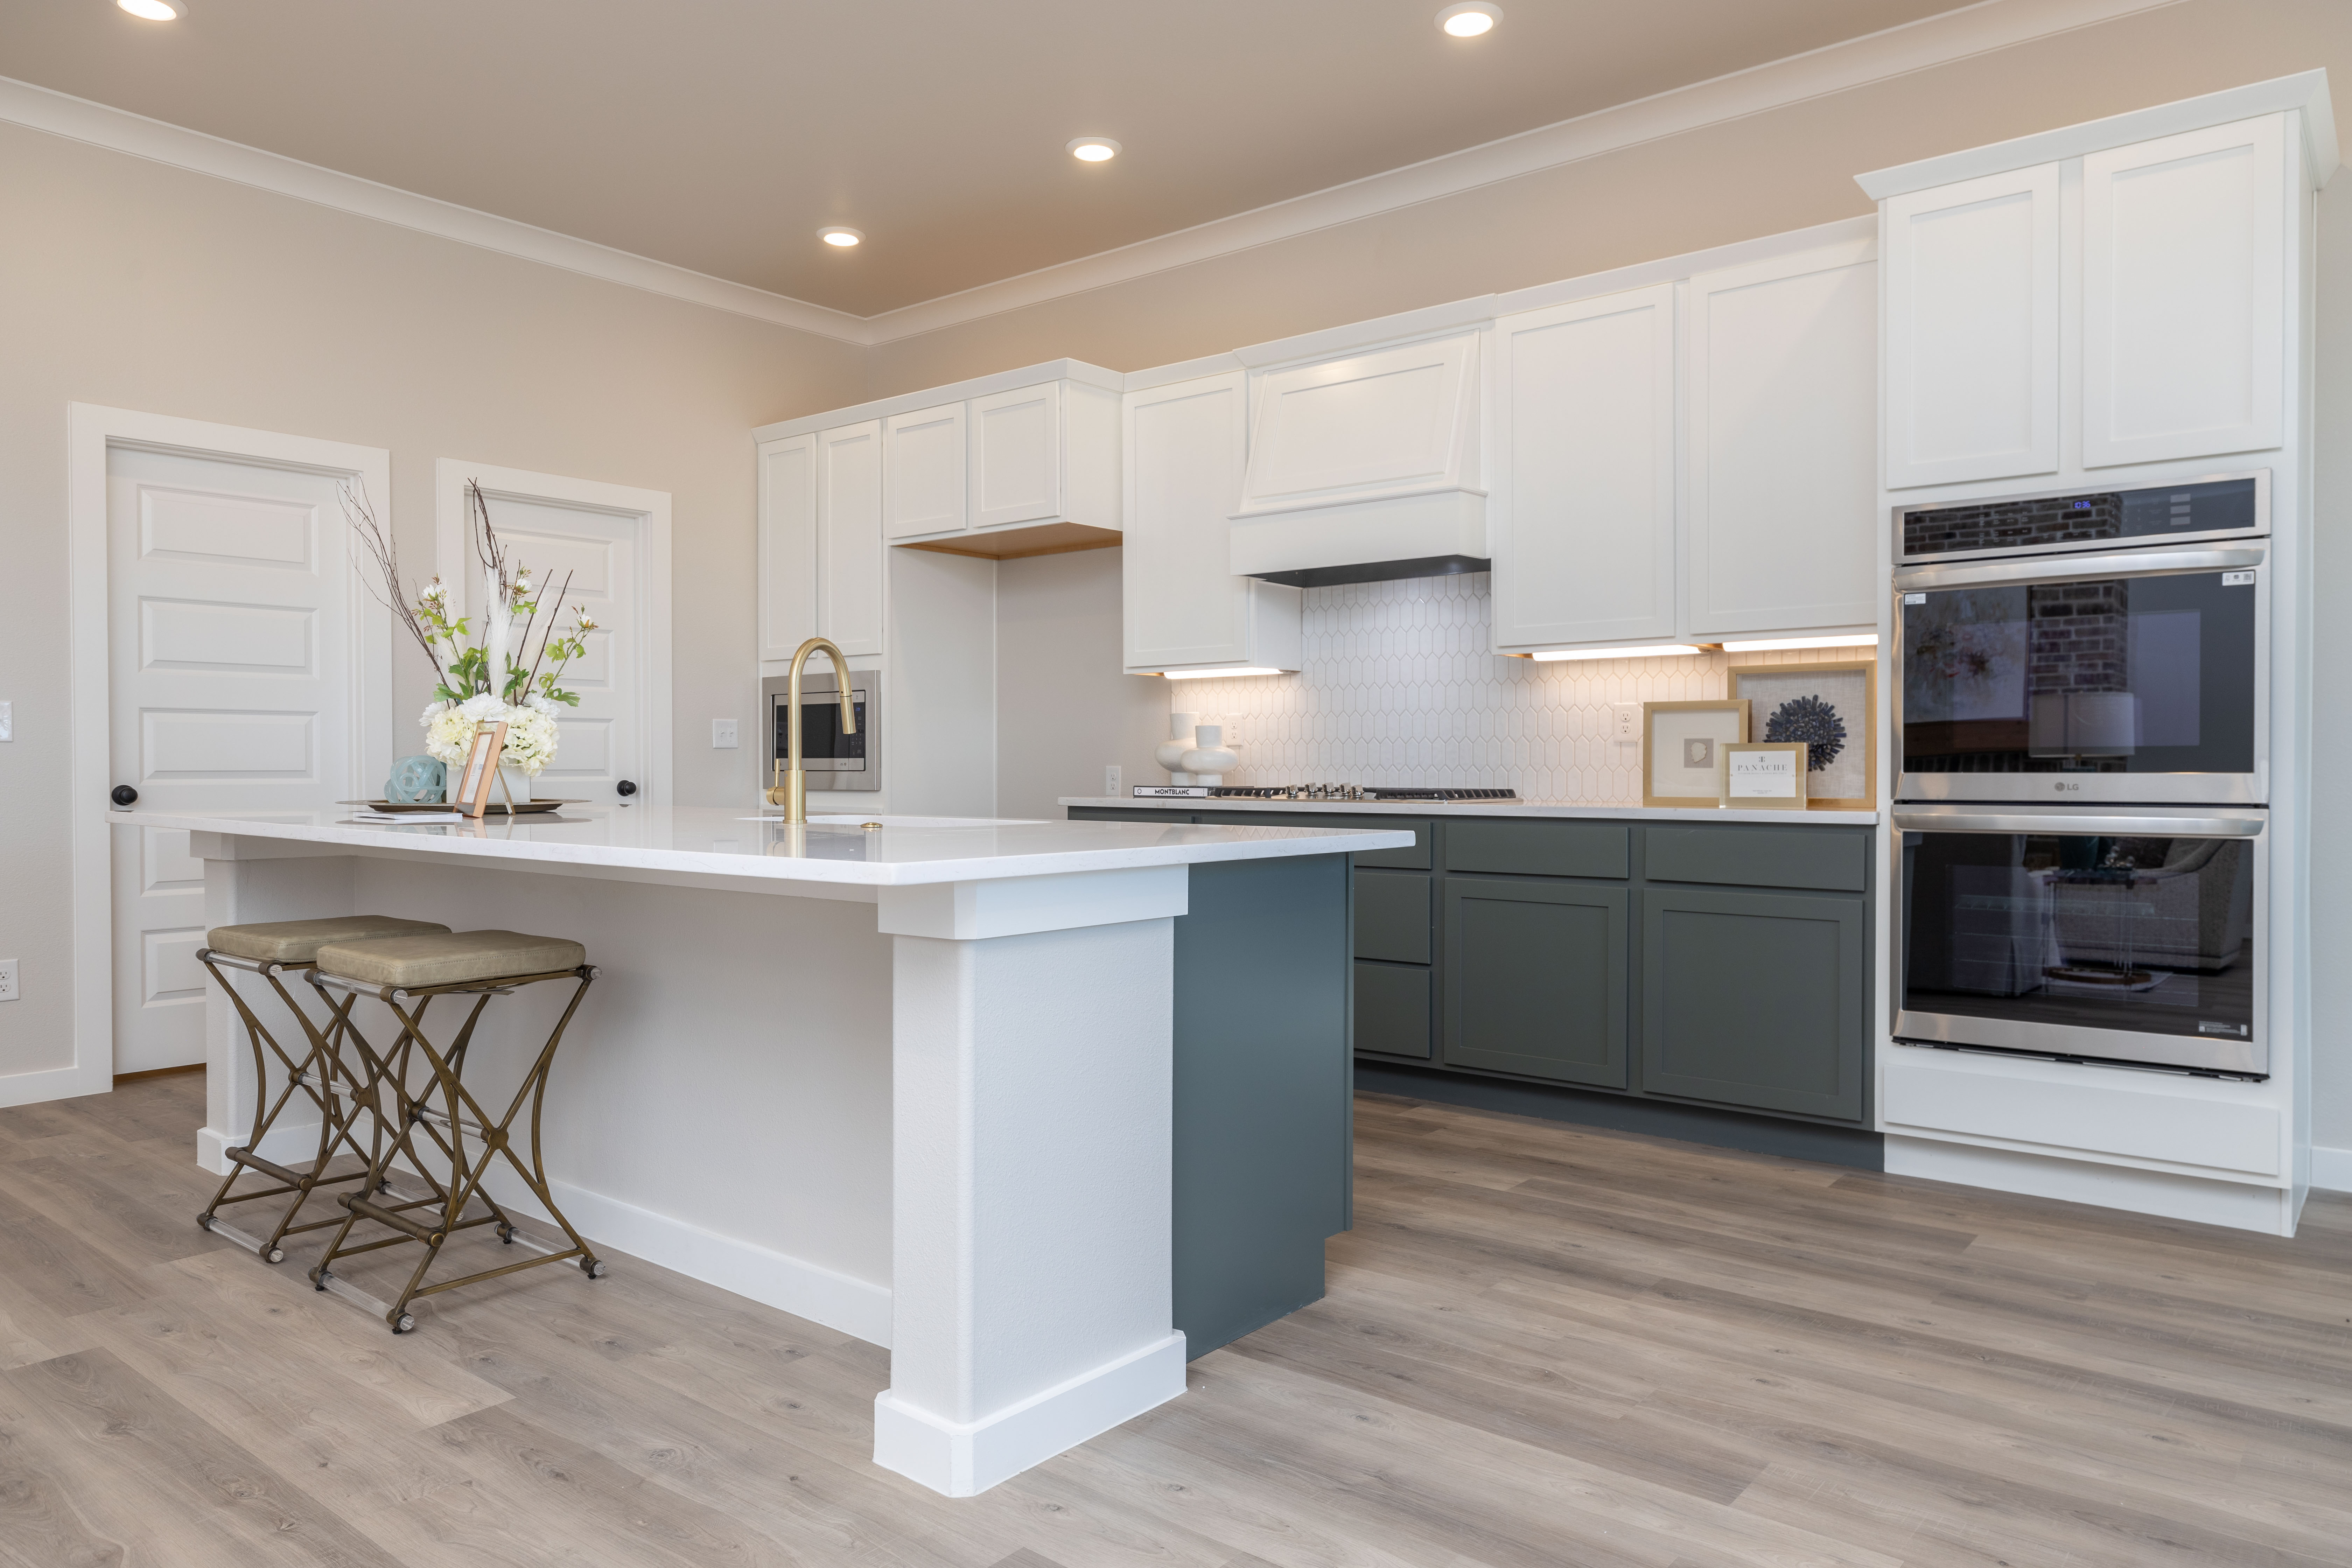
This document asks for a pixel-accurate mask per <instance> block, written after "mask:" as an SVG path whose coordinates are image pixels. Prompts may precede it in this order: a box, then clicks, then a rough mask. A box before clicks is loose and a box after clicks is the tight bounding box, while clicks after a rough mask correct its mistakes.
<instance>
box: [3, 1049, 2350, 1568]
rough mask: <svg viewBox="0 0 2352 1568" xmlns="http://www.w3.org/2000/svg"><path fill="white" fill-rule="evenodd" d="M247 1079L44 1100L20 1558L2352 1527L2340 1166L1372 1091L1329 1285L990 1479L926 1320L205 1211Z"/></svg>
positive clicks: (1636, 1542)
mask: <svg viewBox="0 0 2352 1568" xmlns="http://www.w3.org/2000/svg"><path fill="white" fill-rule="evenodd" d="M203 1119H204V1086H203V1079H202V1078H201V1076H200V1075H187V1076H183V1077H173V1078H163V1079H149V1080H144V1081H141V1082H137V1083H132V1084H126V1085H124V1086H123V1087H122V1088H121V1089H119V1090H118V1091H117V1092H115V1093H114V1094H112V1095H107V1096H95V1097H91V1098H89V1099H87V1100H66V1101H58V1102H54V1103H52V1104H49V1105H45V1106H28V1107H20V1108H16V1109H14V1110H0V1564H5V1565H6V1568H59V1565H64V1564H81V1563H93V1564H96V1563H103V1564H119V1565H121V1568H142V1565H146V1564H154V1565H156V1568H183V1565H186V1568H211V1565H212V1564H215V1563H219V1564H232V1563H234V1564H238V1565H240V1568H246V1565H253V1568H268V1565H271V1564H277V1563H287V1564H294V1563H300V1564H305V1565H309V1564H354V1565H366V1568H378V1565H397V1568H444V1565H448V1568H457V1565H464V1568H475V1565H477V1564H479V1565H484V1568H506V1565H511V1568H546V1565H549V1564H560V1565H564V1568H572V1565H579V1568H591V1565H593V1568H637V1565H640V1564H643V1565H646V1568H704V1565H708V1564H729V1565H733V1564H742V1565H745V1568H753V1565H757V1568H767V1565H771V1564H773V1565H777V1568H786V1565H789V1568H820V1565H823V1568H831V1565H835V1564H840V1565H849V1568H1557V1565H1559V1564H1568V1563H1572V1564H1575V1565H1577V1568H1766V1565H1771V1568H1790V1565H1794V1564H1813V1565H1822V1568H2206V1565H2214V1568H2221V1565H2227V1568H2241V1565H2243V1568H2321V1565H2327V1568H2347V1565H2352V1485H2347V1483H2352V1200H2347V1199H2346V1198H2343V1197H2338V1196H2331V1195H2320V1196H2316V1197H2315V1198H2314V1199H2313V1201H2312V1205H2311V1208H2310V1211H2309V1213H2308V1214H2307V1215H2306V1217H2305V1222H2304V1230H2303V1234H2302V1235H2301V1236H2299V1237H2295V1238H2294V1239H2293V1240H2284V1239H2280V1238H2277V1237H2252V1236H2244V1235H2241V1234H2238V1233H2235V1232H2230V1231H2223V1230H2217V1229H2212V1228H2209V1227H2203V1226H2192V1225H2185V1224H2179V1223H2175V1222H2170V1221H2165V1220H2158V1219H2151V1218H2147V1217H2145V1216H2139V1215H2121V1214H2114V1213H2109V1212H2106V1211H2098V1210H2089V1209H2082V1208H2075V1207H2071V1206H2069V1205H2063V1204H2056V1203H2051V1202H2047V1201H2043V1200H2038V1199H2031V1198H2020V1197H2013V1196H2010V1195H2007V1194H1994V1193H1985V1192H1979V1191H1975V1190H1971V1189H1968V1188H1961V1187H1951V1186H1945V1185H1941V1184H1935V1183H1929V1182H1919V1181H1912V1180H1906V1179H1904V1178H1900V1177H1888V1176H1884V1175H1878V1174H1873V1173H1863V1172H1855V1171H1853V1170H1849V1169H1845V1168H1843V1167H1836V1166H1828V1165H1815V1164H1809V1163H1804V1162H1801V1161H1790V1160H1780V1159H1772V1158H1768V1157H1763V1156H1758V1155H1751V1154H1742V1153H1735V1152H1726V1151H1717V1150H1707V1149H1700V1148H1696V1147H1693V1146H1691V1145H1686V1144H1678V1143H1673V1142H1664V1141H1661V1140H1654V1139H1646V1138H1641V1137H1638V1136H1633V1135H1631V1134H1624V1133H1617V1132H1611V1131H1601V1130H1594V1129H1584V1128H1570V1127H1560V1126H1555V1125H1551V1124H1548V1123H1543V1122H1537V1121H1525V1120H1521V1119H1517V1118H1512V1117H1506V1116H1496V1115H1487V1114H1483V1113H1476V1112H1469V1111H1462V1110H1454V1109H1451V1108H1446V1107H1440V1106H1432V1105H1423V1104H1419V1103H1416V1102H1413V1101H1411V1100H1400V1099H1397V1098H1395V1097H1392V1096H1386V1095H1364V1096H1360V1097H1359V1098H1358V1114H1357V1158H1358V1183H1357V1221H1358V1223H1357V1227H1356V1229H1355V1230H1354V1231H1352V1232H1350V1233H1349V1234H1348V1235H1346V1236H1343V1237H1335V1238H1334V1239H1333V1241H1332V1242H1331V1244H1330V1247H1329V1258H1330V1294H1329V1296H1328V1298H1327V1299H1326V1300H1323V1301H1321V1302H1318V1303H1317V1304H1316V1305H1314V1306H1312V1307H1309V1308H1307V1310H1304V1311H1301V1312H1298V1313H1296V1314H1294V1315H1292V1316H1291V1317H1289V1318H1286V1319H1284V1320H1283V1321H1280V1322H1277V1323H1274V1324H1271V1325H1269V1326H1268V1327H1266V1328H1265V1329H1262V1330H1260V1331H1258V1332H1256V1333H1255V1334H1252V1335H1250V1336H1248V1337H1247V1338H1245V1339H1244V1340H1242V1341H1240V1342H1236V1343H1235V1344H1234V1345H1232V1346H1229V1347H1227V1348H1225V1349H1223V1350H1221V1351H1218V1352H1214V1353H1213V1354H1211V1355H1209V1356H1206V1357H1203V1358H1202V1360H1200V1361H1198V1362H1196V1363H1193V1365H1192V1369H1191V1375H1190V1378H1189V1385H1190V1386H1189V1390H1188V1392H1187V1393H1186V1394H1185V1395H1184V1397H1182V1398H1181V1399H1178V1400H1175V1401H1172V1402H1171V1403H1170V1404H1168V1405H1164V1406H1162V1407H1160V1409H1158V1410H1155V1411H1153V1412H1151V1413H1150V1414H1149V1415H1144V1416H1142V1417H1140V1418H1139V1419H1137V1420H1135V1421H1132V1422H1129V1423H1128V1424H1127V1425H1126V1426H1122V1427H1120V1428H1119V1429H1118V1430H1117V1431H1115V1432H1112V1433H1108V1434H1106V1435H1104V1436H1102V1437H1100V1438H1097V1440H1096V1441H1094V1442H1092V1443H1089V1444H1087V1445H1085V1446H1084V1447H1081V1448H1079V1449H1077V1450H1076V1451H1075V1452H1073V1453H1070V1454H1066V1455H1064V1456H1062V1457H1061V1458H1056V1459H1055V1460H1053V1461H1051V1462H1049V1463H1047V1464H1045V1465H1043V1466H1041V1467H1039V1468H1036V1469H1034V1470H1033V1471H1031V1472H1029V1473H1028V1474H1026V1475H1024V1476H1021V1477H1018V1478H1015V1479H1013V1480H1012V1481H1009V1482H1007V1483H1005V1484H1004V1485H1003V1486H1001V1487H998V1488H996V1489H993V1490H992V1491H991V1492H989V1493H987V1494H986V1495H985V1496H983V1497H981V1498H977V1499H971V1500H961V1501H951V1500H947V1499H943V1498H939V1497H936V1496H934V1495H932V1494H931V1493H929V1492H928V1491H925V1490H923V1489H920V1488H918V1487H916V1486H914V1485H913V1484H912V1483H910V1482H908V1481H906V1480H905V1479H902V1478H899V1477H898V1476H894V1475H891V1474H889V1473H888V1472H887V1471H883V1470H880V1469H877V1468H875V1467H874V1465H873V1464H872V1463H871V1461H870V1458H869V1447H870V1444H871V1439H872V1419H873V1417H872V1408H873V1398H874V1395H875V1394H876V1393H877V1392H878V1391H879V1390H880V1389H882V1388H883V1387H885V1386H887V1383H888V1381H889V1358H888V1353H887V1352H884V1351H881V1350H878V1349H877V1348H876V1347H874V1346H871V1345H867V1344H865V1343H863V1342H858V1341H856V1340H853V1339H851V1338H849V1337H848V1336H846V1335H844V1334H841V1333H839V1332H836V1331H833V1330H829V1329H825V1328H824V1327H822V1326H821V1325H818V1324H814V1323H810V1322H806V1321H802V1320H798V1319H794V1318H792V1317H790V1316H788V1315H786V1314H784V1313H782V1312H776V1311H772V1310H768V1309H766V1308H762V1307H759V1306H755V1305H753V1304H751V1303H750V1302H747V1301H744V1300H741V1299H740V1298H738V1297H734V1296H731V1295H730V1294H728V1293H727V1292H725V1291H723V1290H719V1289H716V1288H714V1287H711V1286H709V1285H704V1284H701V1283H699V1282H698V1281H695V1280H690V1279H684V1278H682V1277H680V1276H677V1275H675V1274H671V1273H668V1272H667V1271H666V1270H664V1269H661V1268H656V1267H654V1266H652V1265H649V1264H646V1263H643V1262H640V1261H638V1260H636V1259H633V1258H625V1257H619V1256H615V1257H614V1258H612V1264H613V1268H614V1272H613V1274H612V1275H611V1276H609V1277H608V1278H607V1279H604V1280H600V1281H596V1282H593V1283H591V1282H589V1281H587V1280H585V1279H582V1278H581V1276H580V1275H579V1274H578V1273H577V1271H576V1270H573V1269H572V1268H566V1267H561V1266H559V1267H553V1268H545V1269H533V1270H528V1271H526V1272H524V1273H521V1274H518V1275H513V1276H509V1277H508V1278H506V1279H501V1280H499V1281H495V1282H492V1283H489V1284H487V1285H484V1286H481V1287H478V1288H473V1289H466V1290H460V1291H456V1292H452V1293H450V1294H448V1295H446V1296H440V1297H436V1298H432V1299H431V1300H428V1301H427V1302H426V1303H425V1305H424V1306H423V1308H422V1310H420V1312H419V1327H418V1330H417V1331H416V1332H415V1333H413V1334H410V1335H406V1336H403V1337H400V1338H394V1336H392V1335H391V1334H389V1333H387V1332H386V1331H384V1330H383V1328H382V1326H381V1325H379V1324H377V1323H375V1322H374V1321H372V1320H370V1319H369V1318H367V1317H366V1316H365V1315H364V1314H362V1313H360V1312H358V1311H356V1310H353V1309H352V1308H351V1307H350V1306H349V1305H348V1304H346V1303H344V1302H342V1301H341V1300H336V1299H334V1298H332V1297H329V1296H324V1295H321V1294H320V1293H318V1292H317V1291H315V1290H313V1289H310V1285H309V1283H308V1281H307V1279H304V1277H303V1275H304V1271H305V1269H306V1268H307V1267H308V1265H309V1263H310V1261H311V1260H312V1259H314V1258H316V1256H317V1254H318V1249H319V1247H320V1246H321V1245H322V1244H323V1241H324V1235H323V1234H312V1235H310V1236H307V1237H298V1238H296V1239H295V1241H294V1243H293V1244H292V1246H291V1247H289V1253H290V1256H289V1258H288V1259H287V1261H286V1262H285V1263H284V1264H282V1265H279V1266H278V1267H276V1268H271V1267H268V1266H267V1265H264V1264H262V1263H261V1262H260V1261H259V1260H258V1259H257V1258H253V1257H252V1256H251V1255H250V1254H248V1253H246V1252H244V1251H242V1250H241V1249H239V1248H236V1247H233V1246H231V1245H229V1244H227V1243H225V1242H223V1241H222V1240H220V1239H219V1238H218V1237H209V1236H206V1235H205V1234H204V1233H202V1232H200V1231H198V1230H197V1229H196V1228H195V1226H194V1223H193V1221H194V1215H195V1213H196V1211H197V1210H199V1209H200V1208H202V1207H203V1205H204V1203H205V1200H206V1199H207V1198H208V1197H209V1196H210V1194H211V1191H212V1187H213V1184H214V1180H213V1178H212V1177H210V1176H208V1175H206V1174H205V1173H203V1172H201V1171H199V1170H197V1169H196V1167H195V1166H194V1163H193V1158H192V1154H193V1146H194V1135H195V1130H196V1128H197V1127H198V1126H199V1125H200V1124H201V1123H202V1121H203ZM269 1208H270V1205H269V1204H268V1203H263V1204H258V1205H254V1208H253V1209H252V1210H249V1211H248V1214H249V1215H252V1216H253V1217H255V1218H258V1217H260V1215H262V1214H264V1213H266V1212H267V1211H268V1209H269ZM327 1212H331V1209H329V1208H327V1207H325V1206H321V1207H320V1217H324V1215H325V1214H326V1213H327ZM453 1247H454V1248H455V1249H456V1250H457V1251H458V1252H460V1253H462V1254H463V1255H464V1257H466V1258H478V1259H480V1260H482V1261H488V1262H496V1261H505V1260H508V1259H509V1258H511V1256H512V1255H511V1254H502V1249H500V1248H499V1247H498V1246H497V1244H496V1243H495V1241H494V1240H492V1239H491V1238H490V1237H488V1235H487V1234H485V1233H481V1232H476V1233H469V1234H468V1235H467V1236H466V1237H463V1238H462V1239H461V1241H459V1242H458V1243H455V1244H453ZM405 1267H406V1263H405V1262H404V1260H403V1259H401V1258H399V1257H398V1255H397V1253H396V1252H395V1253H393V1254H387V1255H377V1256H375V1257H374V1258H371V1259H369V1260H366V1261H365V1262H362V1263H358V1264H355V1265H354V1267H353V1268H352V1273H353V1275H354V1277H355V1278H359V1277H362V1276H364V1277H365V1278H366V1279H369V1280H370V1281H372V1282H373V1284H374V1285H375V1286H376V1287H377V1288H379V1289H381V1288H382V1287H383V1285H384V1284H385V1283H386V1281H387V1280H388V1279H390V1278H392V1277H393V1276H395V1275H398V1274H401V1273H402V1272H404V1268H405Z"/></svg>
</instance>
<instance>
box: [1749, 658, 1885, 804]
mask: <svg viewBox="0 0 2352 1568" xmlns="http://www.w3.org/2000/svg"><path fill="white" fill-rule="evenodd" d="M1730 684H1731V694H1732V695H1733V696H1735V697H1744V698H1746V699H1748V707H1749V712H1750V715H1751V719H1752V722H1753V726H1754V731H1755V733H1754V734H1753V735H1748V736H1742V737H1741V739H1743V740H1757V741H1784V742H1785V741H1802V742H1805V769H1806V773H1805V795H1806V797H1807V804H1808V805H1814V806H1818V807H1820V808H1822V809H1823V810H1841V811H1868V810H1870V809H1871V808H1872V807H1873V806H1874V805H1877V797H1878V736H1877V733H1876V731H1875V730H1874V727H1873V722H1872V721H1873V716H1874V714H1875V713H1876V712H1877V702H1878V666H1877V664H1876V663H1875V662H1856V663H1853V664H1759V665H1748V666H1741V667H1738V668H1734V669H1733V670H1732V671H1731V675H1730Z"/></svg>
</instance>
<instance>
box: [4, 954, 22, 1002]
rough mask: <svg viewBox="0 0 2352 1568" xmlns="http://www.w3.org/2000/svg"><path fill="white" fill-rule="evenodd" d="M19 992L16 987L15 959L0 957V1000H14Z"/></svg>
mask: <svg viewBox="0 0 2352 1568" xmlns="http://www.w3.org/2000/svg"><path fill="white" fill-rule="evenodd" d="M20 994H21V993H19V992H18V991H17V989H16V960H15V959H13V958H0V1002H14V1001H15V1000H16V998H17V996H18V995H20Z"/></svg>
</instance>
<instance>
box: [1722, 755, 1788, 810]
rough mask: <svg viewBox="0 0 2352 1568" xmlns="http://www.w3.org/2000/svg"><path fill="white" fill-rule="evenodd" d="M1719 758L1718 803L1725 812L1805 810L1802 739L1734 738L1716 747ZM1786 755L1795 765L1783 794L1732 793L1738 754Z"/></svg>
mask: <svg viewBox="0 0 2352 1568" xmlns="http://www.w3.org/2000/svg"><path fill="white" fill-rule="evenodd" d="M1720 750H1721V752H1722V757H1723V777H1722V784H1723V794H1722V797H1721V800H1720V803H1719V804H1721V805H1722V806H1723V808H1724V809H1725V810H1727V811H1802V810H1804V809H1805V742H1802V741H1734V742H1730V743H1729V744H1727V745H1726V746H1723V747H1722V748H1720ZM1755 756H1767V757H1789V758H1790V759H1791V760H1792V761H1793V762H1794V763H1795V764H1796V768H1795V772H1794V773H1790V775H1789V778H1788V782H1789V784H1790V791H1789V793H1788V794H1787V795H1734V794H1732V793H1731V792H1732V790H1733V788H1734V774H1735V773H1736V772H1737V771H1738V765H1739V759H1740V758H1742V757H1755Z"/></svg>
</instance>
